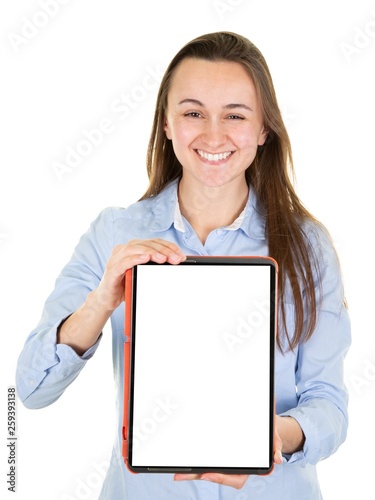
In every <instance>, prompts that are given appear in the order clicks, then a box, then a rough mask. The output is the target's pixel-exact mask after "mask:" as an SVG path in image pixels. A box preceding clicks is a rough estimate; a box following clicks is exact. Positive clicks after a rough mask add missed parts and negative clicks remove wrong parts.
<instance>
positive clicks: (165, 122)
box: [164, 117, 172, 140]
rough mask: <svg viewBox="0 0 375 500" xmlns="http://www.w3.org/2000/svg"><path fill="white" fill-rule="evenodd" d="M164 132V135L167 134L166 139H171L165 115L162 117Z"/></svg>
mask: <svg viewBox="0 0 375 500" xmlns="http://www.w3.org/2000/svg"><path fill="white" fill-rule="evenodd" d="M164 132H165V135H166V136H167V139H169V140H171V139H172V135H171V131H170V129H169V125H168V120H167V117H165V118H164Z"/></svg>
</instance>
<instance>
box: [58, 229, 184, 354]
mask: <svg viewBox="0 0 375 500" xmlns="http://www.w3.org/2000/svg"><path fill="white" fill-rule="evenodd" d="M185 259H186V256H185V254H184V253H183V252H182V251H181V250H180V249H179V248H178V246H177V245H175V244H174V243H171V242H169V241H165V240H162V239H154V240H132V241H129V243H127V244H126V245H117V246H116V247H115V248H114V249H113V252H112V255H111V257H110V258H109V260H108V262H107V265H106V268H105V271H104V274H103V277H102V279H101V281H100V283H99V286H98V287H97V288H96V289H95V290H93V291H92V292H90V293H89V294H88V295H87V298H86V300H85V302H84V303H83V304H82V306H81V307H80V308H79V309H77V311H75V312H74V313H73V314H72V315H71V316H69V317H68V318H67V319H66V320H65V321H64V322H62V324H61V325H60V326H59V328H58V331H57V338H56V342H57V343H58V344H66V345H69V346H70V347H72V348H73V349H74V350H75V351H76V352H77V354H78V355H80V356H82V355H83V354H84V353H85V352H86V351H87V349H89V348H90V347H91V346H92V345H94V343H95V342H96V341H97V339H98V338H99V335H100V333H101V332H102V329H103V327H104V325H105V324H106V322H107V320H108V318H109V317H110V316H111V314H112V312H113V311H114V310H115V309H116V307H118V306H119V305H120V304H121V302H122V301H123V300H124V296H125V272H126V271H127V270H128V269H131V268H132V267H134V266H135V265H137V264H144V263H145V262H148V261H150V260H151V261H153V262H157V263H159V264H162V263H164V262H169V263H170V264H179V263H180V262H182V261H184V260H185Z"/></svg>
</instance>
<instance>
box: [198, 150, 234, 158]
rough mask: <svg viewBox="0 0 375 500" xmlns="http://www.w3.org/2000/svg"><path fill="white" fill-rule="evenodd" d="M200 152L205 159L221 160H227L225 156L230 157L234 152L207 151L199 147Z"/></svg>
mask: <svg viewBox="0 0 375 500" xmlns="http://www.w3.org/2000/svg"><path fill="white" fill-rule="evenodd" d="M197 152H198V154H199V155H200V156H201V157H202V158H204V159H205V160H208V161H219V160H225V158H228V156H229V155H230V154H232V152H231V151H227V152H226V153H215V154H212V153H206V152H205V151H202V150H201V149H197Z"/></svg>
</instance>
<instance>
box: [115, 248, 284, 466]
mask: <svg viewBox="0 0 375 500" xmlns="http://www.w3.org/2000/svg"><path fill="white" fill-rule="evenodd" d="M276 282H277V264H276V262H275V261H274V260H273V259H271V258H268V257H200V256H193V257H188V258H187V260H186V261H185V262H183V263H180V264H178V265H171V264H155V263H152V262H149V263H147V264H142V265H139V266H135V267H134V268H133V269H131V270H129V271H127V273H126V285H125V302H126V318H125V330H126V331H125V338H126V341H125V360H124V368H125V369H124V418H123V456H124V460H125V462H126V465H127V467H128V468H129V470H131V471H132V472H135V473H152V472H157V473H163V472H165V473H177V472H179V473H181V472H182V473H183V472H186V473H203V472H208V471H210V472H221V473H227V474H231V473H233V474H268V473H269V472H271V470H272V467H273V453H274V443H273V439H274V350H275V333H276V310H277V306H276V290H277V283H276Z"/></svg>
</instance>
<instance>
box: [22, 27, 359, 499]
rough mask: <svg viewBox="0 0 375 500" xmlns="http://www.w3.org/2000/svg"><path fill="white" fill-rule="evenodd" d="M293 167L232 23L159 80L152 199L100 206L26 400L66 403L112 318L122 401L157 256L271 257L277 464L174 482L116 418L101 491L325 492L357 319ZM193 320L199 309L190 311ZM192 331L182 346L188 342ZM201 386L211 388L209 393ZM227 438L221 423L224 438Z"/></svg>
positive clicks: (38, 355) (258, 61) (34, 361)
mask: <svg viewBox="0 0 375 500" xmlns="http://www.w3.org/2000/svg"><path fill="white" fill-rule="evenodd" d="M291 170H292V155H291V146H290V141H289V137H288V134H287V131H286V128H285V126H284V123H283V120H282V117H281V113H280V110H279V107H278V104H277V100H276V95H275V90H274V87H273V83H272V79H271V75H270V73H269V70H268V67H267V64H266V62H265V60H264V58H263V56H262V54H261V53H260V51H259V50H258V49H257V48H256V47H255V46H254V45H253V44H252V43H251V42H250V41H249V40H247V39H246V38H244V37H242V36H240V35H237V34H235V33H227V32H219V33H209V34H207V35H203V36H201V37H198V38H196V39H194V40H192V41H191V42H189V43H187V44H186V45H185V46H184V47H183V48H182V49H181V50H180V51H179V52H178V53H177V54H176V56H175V57H174V58H173V60H172V61H171V63H170V65H169V66H168V68H167V70H166V72H165V75H164V77H163V79H162V81H161V85H160V90H159V94H158V97H157V104H156V111H155V116H154V121H153V127H152V131H151V137H150V141H149V147H148V156H147V171H148V174H149V179H150V183H149V187H148V189H147V192H146V193H145V194H144V196H143V197H142V198H141V199H140V200H139V201H138V202H137V203H134V204H133V205H131V206H129V207H128V208H127V209H118V208H107V209H105V210H103V211H102V212H101V213H100V215H99V216H98V218H97V219H96V220H95V221H94V222H93V223H92V226H91V228H90V230H89V231H88V232H87V233H86V234H85V235H83V236H82V238H81V240H80V242H79V243H78V245H77V247H76V249H75V252H74V254H73V256H72V259H71V260H70V262H68V264H67V265H66V266H65V268H64V269H63V270H62V272H61V274H60V276H59V279H58V280H57V282H56V288H55V290H54V291H53V292H52V294H51V296H50V297H49V299H48V300H47V302H46V304H45V309H44V312H43V317H42V319H41V321H40V323H39V324H38V326H37V327H36V328H35V330H34V331H32V332H31V334H30V335H29V337H28V338H27V340H26V344H25V347H24V349H23V351H22V353H21V355H20V358H19V362H18V368H17V389H18V394H19V396H20V398H21V400H22V401H23V403H24V404H25V405H26V406H27V407H32V408H40V407H43V406H47V405H48V404H51V403H52V402H54V401H55V400H56V399H57V398H59V397H60V395H61V394H62V393H63V392H64V390H65V389H66V387H67V386H68V385H69V384H70V383H71V382H72V381H73V380H74V379H75V378H76V377H77V375H78V374H79V372H80V370H81V369H82V368H83V367H84V365H85V363H86V362H87V361H88V360H89V359H90V358H91V357H92V356H93V355H94V353H95V351H96V349H97V348H98V346H99V344H100V339H101V333H102V330H103V327H104V325H105V324H106V322H107V321H108V319H109V318H110V319H111V323H112V332H113V336H112V339H113V362H114V374H115V378H116V387H117V389H118V408H120V409H122V408H123V389H124V387H123V379H124V363H126V362H127V361H126V360H125V361H124V359H123V343H124V333H123V332H124V322H125V320H127V318H125V317H124V308H123V301H124V291H125V273H126V271H127V270H128V269H131V268H132V267H134V266H135V265H140V264H143V263H146V262H149V261H152V262H155V263H159V264H163V263H168V264H173V265H178V264H179V263H181V262H182V261H184V260H185V259H186V255H221V256H241V255H245V256H249V255H256V256H271V257H273V258H274V259H275V260H276V261H277V262H278V265H279V279H278V292H279V311H278V314H279V332H278V337H277V342H278V350H277V352H276V356H275V373H276V377H275V390H276V394H275V397H276V414H277V416H276V419H275V421H276V428H275V443H274V450H275V453H274V462H275V468H274V472H273V474H271V476H270V477H257V478H252V479H253V480H250V481H249V480H248V476H244V475H230V474H210V473H206V474H202V475H194V476H190V475H188V474H183V475H181V474H176V475H175V476H174V479H175V481H173V480H172V477H171V476H170V475H168V474H158V473H154V474H131V473H130V472H129V471H128V470H127V468H126V466H125V464H124V461H123V457H122V452H121V449H122V425H121V423H122V418H121V415H119V428H118V434H117V438H116V442H115V446H114V451H113V455H112V460H111V465H110V468H109V471H108V473H107V476H106V479H105V481H104V485H103V489H102V492H101V495H100V498H101V499H103V500H104V499H106V500H112V499H113V500H117V499H119V498H129V499H137V500H154V499H159V498H160V499H163V500H172V499H176V498H179V499H181V500H184V499H186V500H187V499H188V498H189V499H195V500H198V499H201V498H210V500H211V499H212V500H218V499H221V500H234V498H238V495H237V494H236V492H235V490H234V489H233V488H242V492H243V493H242V492H241V498H242V495H243V497H246V498H247V499H248V500H251V499H257V500H276V499H277V500H279V498H287V499H288V500H301V499H302V498H303V499H304V500H318V499H321V498H322V497H321V493H320V487H319V482H318V479H317V474H316V467H315V466H316V464H317V463H318V462H319V461H320V460H321V459H323V458H327V457H328V456H330V455H331V454H332V453H334V452H335V451H336V450H337V448H338V447H339V446H340V445H341V443H342V442H343V441H344V439H345V437H346V430H347V418H348V412H347V399H348V398H347V391H346V387H345V385H344V382H343V361H344V357H345V354H346V352H347V349H348V347H349V345H350V324H349V318H348V314H347V311H346V308H345V305H344V302H345V301H344V292H343V286H342V280H341V274H340V266H339V262H338V259H337V255H336V252H335V249H334V248H333V245H332V242H331V239H330V237H329V234H328V232H327V231H326V230H325V229H324V227H323V226H322V225H321V224H319V222H318V221H316V220H315V218H314V217H313V216H312V215H311V214H310V213H309V212H308V211H307V210H306V209H305V208H304V206H303V205H302V203H301V202H300V200H299V198H298V196H297V194H296V192H295V190H294V188H293V186H292V183H291V181H290V173H291ZM154 293H158V290H156V289H155V291H154ZM242 293H243V294H244V295H245V296H246V293H247V283H246V282H244V283H243V290H242ZM176 294H178V290H176ZM186 314H190V315H191V314H194V310H191V308H189V304H186ZM183 320H184V318H181V321H183ZM178 333H179V328H178V325H176V335H178ZM190 340H191V339H189V338H180V339H179V341H180V342H181V345H182V346H183V345H185V344H186V343H188V342H189V341H190ZM191 366H192V367H194V360H191ZM126 368H127V367H125V369H126ZM172 376H173V374H172ZM197 390H199V391H202V393H203V394H206V395H207V398H209V397H210V387H199V388H197ZM167 396H168V395H167ZM243 397H244V398H249V399H251V397H252V395H251V394H249V393H244V394H243ZM223 404H225V400H224V401H223ZM227 410H228V408H227ZM198 411H199V409H197V412H198ZM228 411H231V409H230V408H229V410H228ZM254 411H255V412H256V411H257V408H254ZM230 431H231V429H225V430H224V429H223V438H227V439H230ZM177 438H178V436H176V442H177V441H178V439H177ZM218 446H220V443H218ZM242 451H244V450H242ZM245 453H246V450H245ZM196 479H203V480H204V481H198V482H195V483H193V481H192V480H196ZM255 479H256V480H255ZM228 486H231V487H232V488H228Z"/></svg>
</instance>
